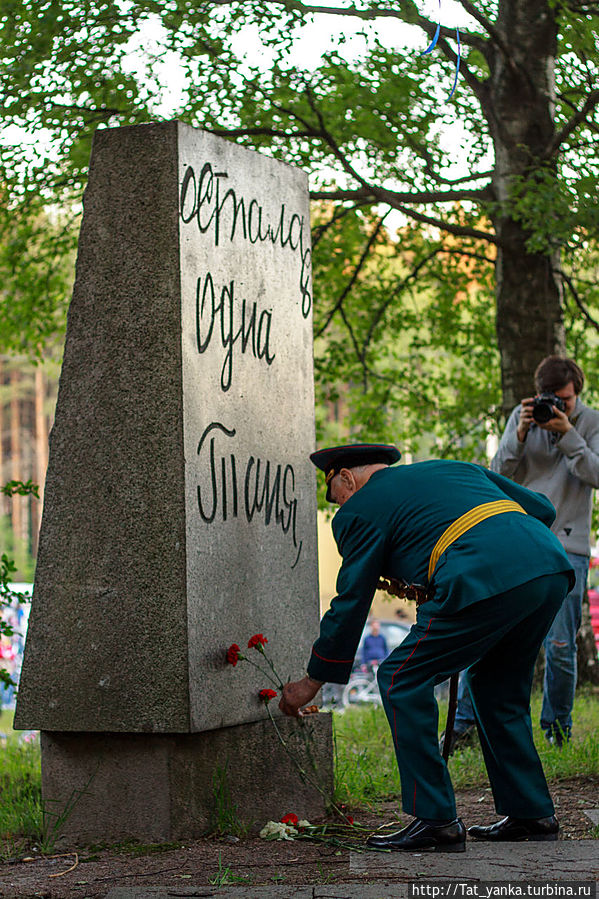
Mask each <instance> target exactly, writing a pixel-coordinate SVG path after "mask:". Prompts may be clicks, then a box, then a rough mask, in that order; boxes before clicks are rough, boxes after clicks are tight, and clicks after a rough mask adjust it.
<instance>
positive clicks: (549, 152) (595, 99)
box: [543, 90, 599, 159]
mask: <svg viewBox="0 0 599 899" xmlns="http://www.w3.org/2000/svg"><path fill="white" fill-rule="evenodd" d="M598 105H599V90H593V91H591V93H590V94H589V95H588V97H587V99H586V101H585V103H584V104H583V106H582V107H581V108H580V109H579V110H578V112H577V113H576V114H575V115H573V116H572V118H571V119H570V121H569V122H566V124H565V125H564V127H563V128H562V129H561V131H559V132H558V133H557V134H556V135H555V137H554V138H553V140H552V141H551V143H550V144H549V145H548V146H547V147H546V149H545V151H544V153H543V156H544V158H545V159H551V158H552V157H553V156H555V154H556V153H557V151H558V150H559V148H560V147H561V145H562V144H563V143H564V141H565V140H567V138H568V137H569V136H570V134H572V132H573V131H575V130H576V128H578V126H579V125H581V124H582V123H583V122H584V121H585V119H586V117H587V115H588V114H589V113H590V112H591V111H592V110H593V109H595V108H596V107H597V106H598Z"/></svg>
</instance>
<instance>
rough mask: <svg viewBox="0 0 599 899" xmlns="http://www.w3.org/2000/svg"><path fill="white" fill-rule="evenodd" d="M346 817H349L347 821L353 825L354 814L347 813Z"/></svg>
mask: <svg viewBox="0 0 599 899" xmlns="http://www.w3.org/2000/svg"><path fill="white" fill-rule="evenodd" d="M345 817H346V819H347V823H348V824H352V825H353V823H354V819H353V818H352V816H351V815H346V816H345Z"/></svg>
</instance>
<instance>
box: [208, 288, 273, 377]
mask: <svg viewBox="0 0 599 899" xmlns="http://www.w3.org/2000/svg"><path fill="white" fill-rule="evenodd" d="M217 295H218V296H217ZM238 306H239V303H236V302H235V281H230V282H229V283H228V284H224V285H223V286H222V288H221V290H220V294H218V291H217V290H215V287H214V280H213V278H212V275H211V274H210V272H208V273H207V274H206V277H205V278H204V281H203V283H202V278H201V277H200V278H198V280H197V284H196V346H197V349H198V353H204V352H205V351H206V350H207V349H208V347H209V346H210V343H211V341H212V338H213V336H214V335H215V334H216V335H217V336H216V339H217V340H218V335H220V341H221V345H222V348H223V350H224V351H225V355H224V359H223V367H222V370H221V375H220V386H221V388H222V390H223V391H224V392H225V393H226V391H227V390H228V389H229V388H230V386H231V382H232V380H233V351H234V348H235V345H236V344H237V343H239V348H240V351H241V353H242V354H245V353H246V351H247V350H248V349H249V350H250V352H251V353H252V355H253V356H254V358H255V359H264V361H265V362H266V364H267V365H272V363H273V361H274V359H275V353H273V352H271V350H270V327H271V324H272V312H271V311H270V310H269V309H263V310H262V311H261V312H260V314H258V304H257V303H256V302H254V303H251V304H250V303H249V302H248V300H242V302H241V315H240V320H238V319H236V317H235V315H236V312H235V310H236V309H237V310H238ZM237 314H238V315H239V311H237ZM218 323H220V328H219V327H218V326H217V328H216V330H215V324H217V325H218Z"/></svg>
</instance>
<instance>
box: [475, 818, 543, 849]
mask: <svg viewBox="0 0 599 899" xmlns="http://www.w3.org/2000/svg"><path fill="white" fill-rule="evenodd" d="M468 833H469V835H470V836H471V837H474V839H475V840H489V841H490V842H495V843H516V842H521V841H522V840H532V841H535V842H537V841H539V842H542V841H545V840H547V841H552V840H557V838H558V834H559V824H558V821H557V818H556V817H555V815H551V816H550V817H549V818H511V817H510V816H509V815H508V816H507V818H502V820H501V821H497V822H496V823H495V824H490V825H489V826H488V827H476V826H475V827H469V828H468Z"/></svg>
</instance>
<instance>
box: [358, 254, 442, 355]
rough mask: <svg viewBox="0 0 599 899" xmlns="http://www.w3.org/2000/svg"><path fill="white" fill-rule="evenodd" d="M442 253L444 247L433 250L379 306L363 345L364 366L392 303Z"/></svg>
mask: <svg viewBox="0 0 599 899" xmlns="http://www.w3.org/2000/svg"><path fill="white" fill-rule="evenodd" d="M440 252H442V247H438V248H437V249H436V250H432V251H431V252H430V253H428V254H427V255H426V256H425V257H424V259H421V260H420V262H418V263H417V264H416V265H415V266H414V268H413V269H412V271H411V272H410V273H409V275H406V277H405V278H403V280H402V281H401V282H400V283H399V284H398V285H397V287H396V288H395V290H393V291H392V292H391V294H390V296H389V297H388V299H386V300H385V302H384V303H382V304H381V306H379V308H378V309H377V311H376V313H375V314H374V316H373V318H372V321H371V322H370V327H369V328H368V333H367V334H366V337H365V338H364V342H363V344H362V352H361V356H360V361H361V362H362V365H363V366H365V365H366V352H367V350H368V346H369V345H370V341H371V340H372V337H373V335H374V332H375V329H376V327H377V325H378V323H379V322H380V320H381V318H382V317H383V315H384V314H385V312H386V311H387V309H388V308H389V306H390V305H391V303H392V302H393V301H394V300H395V299H396V298H397V297H398V296H399V294H400V293H401V292H402V291H403V290H405V288H406V287H407V285H408V284H409V283H410V281H412V280H414V279H415V278H417V277H418V273H419V272H420V270H421V269H422V268H424V266H425V265H426V264H427V262H430V260H431V259H434V257H435V256H436V255H437V253H440Z"/></svg>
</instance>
